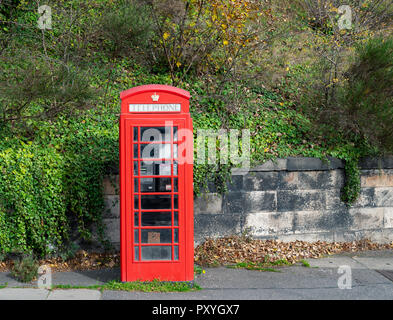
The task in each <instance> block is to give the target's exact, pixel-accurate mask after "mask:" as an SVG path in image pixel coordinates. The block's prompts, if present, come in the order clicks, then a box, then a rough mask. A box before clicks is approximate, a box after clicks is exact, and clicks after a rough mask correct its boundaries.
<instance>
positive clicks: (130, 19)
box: [99, 0, 154, 63]
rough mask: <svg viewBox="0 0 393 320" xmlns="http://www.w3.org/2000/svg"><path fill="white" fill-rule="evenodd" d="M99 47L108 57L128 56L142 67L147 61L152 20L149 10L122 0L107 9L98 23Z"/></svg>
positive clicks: (141, 4)
mask: <svg viewBox="0 0 393 320" xmlns="http://www.w3.org/2000/svg"><path fill="white" fill-rule="evenodd" d="M99 21H100V23H99V32H101V33H102V36H103V45H104V47H107V48H108V51H109V52H110V54H111V56H112V57H117V56H128V57H131V58H133V59H137V60H138V62H139V63H144V59H146V58H149V59H151V56H149V53H150V50H149V46H150V45H151V41H152V37H153V35H154V34H153V30H152V29H153V26H152V25H153V20H152V15H151V12H150V10H149V7H148V6H147V5H146V4H143V3H139V2H138V1H134V0H123V1H119V2H118V3H116V5H114V6H110V7H109V8H107V11H106V12H105V14H103V15H101V17H100V19H99Z"/></svg>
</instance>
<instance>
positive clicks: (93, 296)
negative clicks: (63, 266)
mask: <svg viewBox="0 0 393 320" xmlns="http://www.w3.org/2000/svg"><path fill="white" fill-rule="evenodd" d="M100 299H101V292H100V291H99V290H90V289H56V290H52V291H51V292H50V294H49V296H48V299H47V300H100Z"/></svg>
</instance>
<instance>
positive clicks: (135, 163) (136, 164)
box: [134, 161, 138, 176]
mask: <svg viewBox="0 0 393 320" xmlns="http://www.w3.org/2000/svg"><path fill="white" fill-rule="evenodd" d="M137 175H138V161H134V176H137Z"/></svg>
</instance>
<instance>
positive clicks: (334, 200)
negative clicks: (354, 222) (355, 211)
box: [325, 189, 347, 211]
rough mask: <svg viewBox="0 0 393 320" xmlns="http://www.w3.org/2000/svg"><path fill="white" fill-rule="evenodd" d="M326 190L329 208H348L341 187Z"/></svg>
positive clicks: (341, 209)
mask: <svg viewBox="0 0 393 320" xmlns="http://www.w3.org/2000/svg"><path fill="white" fill-rule="evenodd" d="M325 192H326V209H327V210H340V211H343V210H346V209H347V206H346V204H345V203H344V202H343V201H342V200H341V189H328V190H326V191H325Z"/></svg>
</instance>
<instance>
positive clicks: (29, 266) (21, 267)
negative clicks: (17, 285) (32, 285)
mask: <svg viewBox="0 0 393 320" xmlns="http://www.w3.org/2000/svg"><path fill="white" fill-rule="evenodd" d="M38 267H39V264H38V262H37V261H36V260H35V259H33V258H32V257H24V258H22V259H20V260H19V261H14V266H13V268H12V270H11V275H12V276H13V277H14V278H15V279H17V280H18V281H21V282H31V281H33V280H34V279H36V278H37V275H38Z"/></svg>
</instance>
